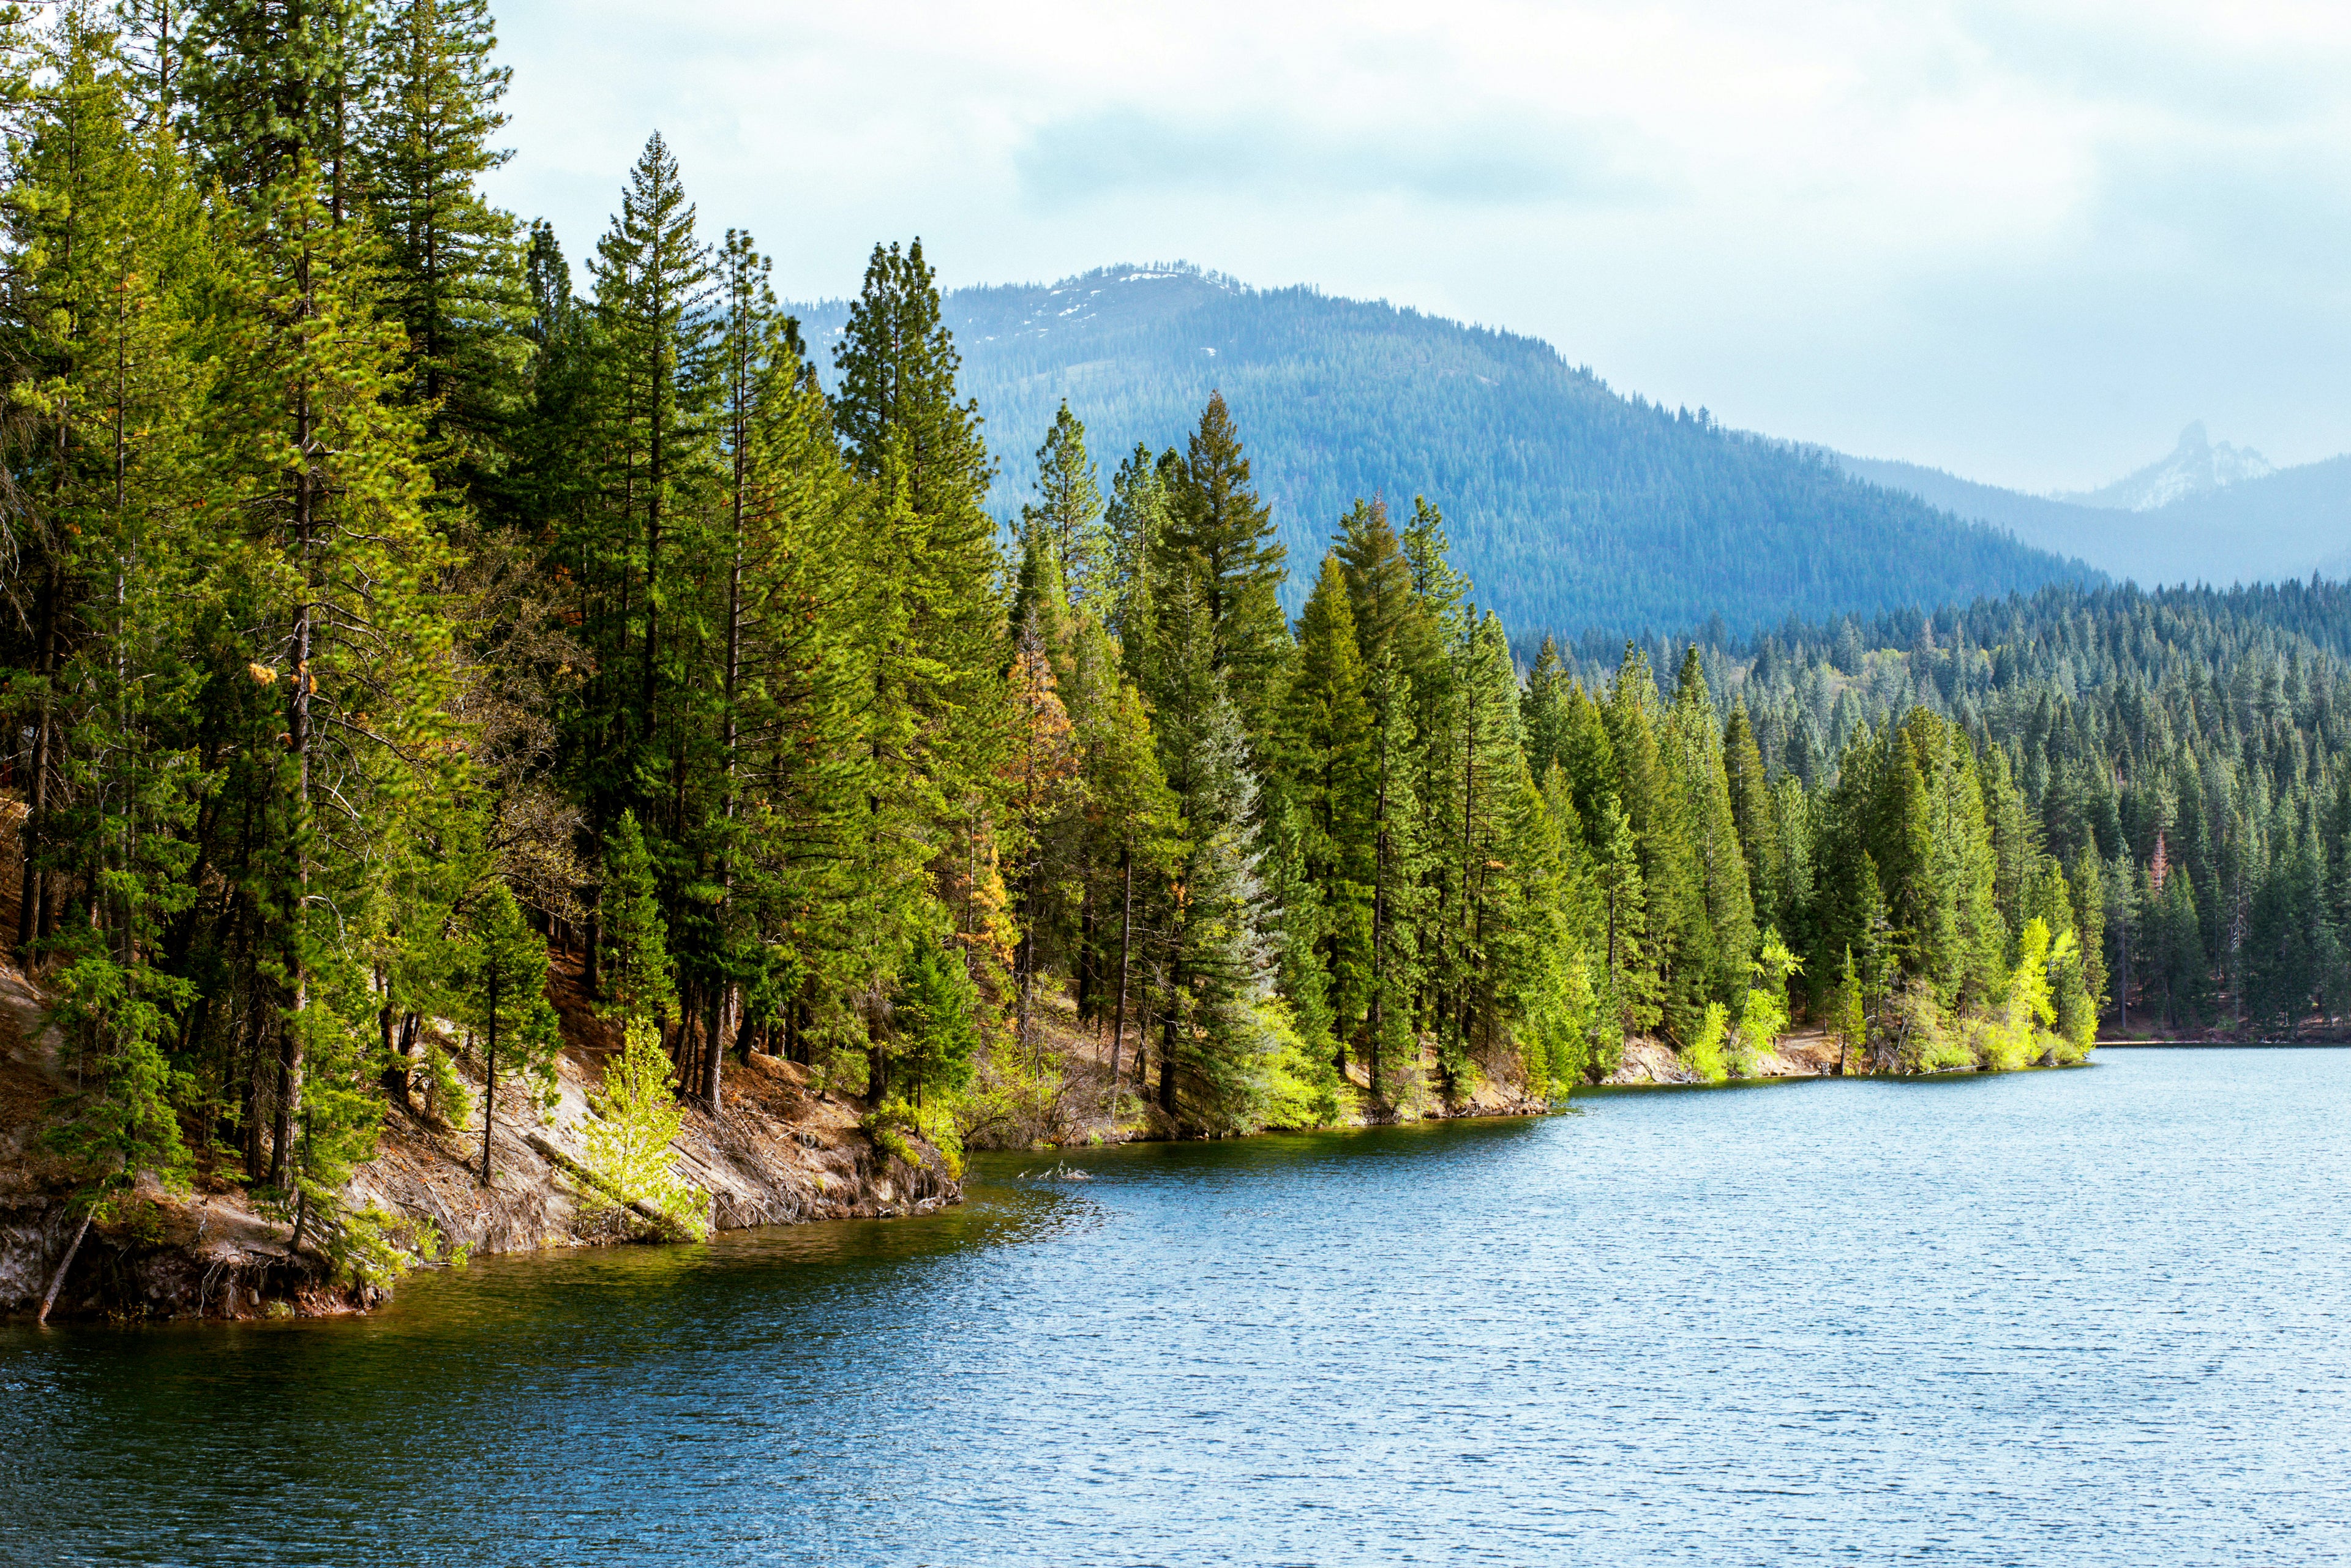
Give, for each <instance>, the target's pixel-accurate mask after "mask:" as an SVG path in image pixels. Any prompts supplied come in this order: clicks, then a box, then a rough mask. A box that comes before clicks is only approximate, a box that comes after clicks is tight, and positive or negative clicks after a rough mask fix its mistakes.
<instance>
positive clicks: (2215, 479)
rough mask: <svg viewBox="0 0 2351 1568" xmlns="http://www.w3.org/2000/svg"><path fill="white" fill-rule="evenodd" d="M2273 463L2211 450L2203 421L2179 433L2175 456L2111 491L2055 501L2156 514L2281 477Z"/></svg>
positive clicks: (2241, 451)
mask: <svg viewBox="0 0 2351 1568" xmlns="http://www.w3.org/2000/svg"><path fill="white" fill-rule="evenodd" d="M2276 472H2277V470H2276V469H2274V468H2273V467H2271V466H2270V463H2269V459H2267V458H2266V457H2263V456H2262V455H2261V454H2260V453H2258V452H2255V451H2254V450H2253V449H2252V448H2251V447H2249V446H2247V447H2238V446H2231V445H2230V444H2228V443H2227V442H2225V441H2224V442H2222V443H2220V445H2218V446H2215V445H2213V444H2212V443H2211V440H2210V437H2208V436H2207V435H2206V434H2204V422H2203V421H2202V420H2200V419H2199V420H2198V421H2196V422H2195V423H2191V424H2190V425H2189V427H2188V428H2187V429H2185V430H2183V431H2181V432H2180V433H2179V444H2178V445H2176V446H2174V447H2173V448H2172V449H2171V455H2170V456H2168V457H2165V458H2160V459H2158V460H2157V461H2156V462H2153V463H2150V464H2148V465H2147V466H2146V467H2144V468H2141V469H2139V470H2138V471H2137V473H2134V474H2127V475H2125V476H2123V477H2122V478H2119V479H2117V480H2116V481H2115V482H2114V483H2113V484H2111V485H2101V486H2098V488H2096V489H2095V490H2082V491H2077V492H2074V493H2073V494H2071V495H2066V494H2060V495H2058V496H2056V497H2053V498H2054V499H2056V500H2060V501H2070V502H2072V503H2074V505H2075V506H2080V507H2110V508H2112V509H2114V510H2116V511H2123V512H2151V511H2154V510H2155V509H2156V508H2157V507H2168V506H2169V505H2170V504H2171V503H2172V502H2174V501H2179V500H2185V499H2186V498H2187V497H2190V496H2202V495H2209V494H2210V493H2211V492H2212V491H2214V490H2220V489H2225V488H2227V487H2228V486H2231V485H2237V484H2241V483H2243V482H2244V481H2245V480H2248V479H2262V478H2266V477H2268V476H2270V475H2272V474H2274V473H2276Z"/></svg>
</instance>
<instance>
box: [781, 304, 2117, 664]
mask: <svg viewBox="0 0 2351 1568" xmlns="http://www.w3.org/2000/svg"><path fill="white" fill-rule="evenodd" d="M945 311H946V323H947V325H948V327H949V328H950V329H952V330H953V331H954V333H955V335H956V344H957V346H958V348H959V349H960V350H961V351H962V353H963V356H964V388H965V391H966V392H967V394H968V395H970V396H973V397H976V398H977V400H978V402H979V405H980V409H981V411H982V413H984V414H985V415H986V416H987V421H988V426H987V430H988V436H989V441H990V444H991V445H992V446H993V447H994V449H995V451H996V453H997V455H998V462H999V463H1000V465H1002V471H1003V472H1002V477H1001V479H1000V481H999V483H998V487H997V491H996V493H995V495H994V496H993V497H992V502H993V504H994V505H995V507H996V508H997V509H998V513H999V515H1003V516H1017V514H1018V510H1019V504H1020V501H1021V500H1022V499H1023V498H1024V497H1026V496H1027V495H1028V494H1029V486H1028V479H1029V474H1030V473H1031V471H1032V469H1033V462H1032V459H1031V454H1032V453H1033V452H1034V450H1035V448H1036V447H1037V445H1038V444H1039V443H1040V441H1041V440H1042V439H1043V436H1044V433H1045V430H1046V428H1047V426H1048V425H1049V424H1050V422H1051V420H1052V417H1053V413H1054V411H1055V409H1056V408H1057V407H1058V406H1059V404H1060V402H1061V400H1062V399H1063V398H1064V397H1066V398H1068V400H1069V402H1070V405H1071V408H1072V410H1074V411H1075V412H1076V413H1077V414H1078V415H1079V417H1080V418H1081V419H1082V420H1084V421H1085V422H1086V427H1087V436H1088V442H1089V444H1090V446H1091V448H1092V453H1093V455H1094V457H1095V460H1096V461H1097V462H1098V463H1099V464H1100V465H1101V468H1102V481H1103V484H1104V486H1105V487H1107V486H1108V483H1109V479H1110V476H1111V474H1112V473H1113V470H1114V469H1115V468H1116V466H1117V465H1118V463H1119V461H1120V460H1121V458H1122V457H1123V456H1124V455H1126V454H1127V453H1128V452H1130V451H1132V449H1133V448H1134V445H1135V444H1137V443H1138V442H1140V443H1143V444H1146V445H1148V446H1149V447H1150V448H1151V450H1152V451H1154V452H1157V451H1159V450H1161V449H1162V448H1165V447H1166V446H1169V445H1177V446H1180V445H1181V444H1182V443H1183V441H1184V438H1185V435H1186V433H1187V431H1188V430H1189V429H1190V428H1191V426H1192V425H1193V424H1194V423H1196V420H1197V418H1198V415H1199V410H1200V407H1201V405H1202V404H1203V403H1204V402H1206V401H1207V397H1208V394H1209V392H1211V391H1215V390H1221V391H1222V392H1224V394H1225V397H1226V399H1227V401H1228V402H1229V403H1230V404H1231V406H1232V410H1233V413H1234V416H1235V418H1236V419H1237V420H1238V423H1239V426H1240V430H1241V434H1242V435H1243V437H1244V439H1245V440H1246V441H1247V442H1248V444H1249V456H1250V459H1251V461H1252V464H1253V465H1254V469H1255V476H1256V480H1257V483H1258V484H1259V487H1260V489H1261V490H1262V491H1263V492H1264V494H1265V495H1266V497H1267V498H1268V499H1269V500H1270V502H1271V503H1272V505H1273V507H1274V514H1275V517H1276V519H1277V521H1278V523H1279V525H1280V528H1281V530H1282V535H1283V538H1284V542H1285V543H1286V544H1287V545H1288V547H1289V549H1290V565H1291V580H1290V595H1291V598H1292V601H1293V603H1292V608H1293V609H1294V608H1295V607H1296V606H1295V601H1296V600H1297V599H1298V598H1299V597H1301V596H1302V595H1303V592H1304V591H1305V588H1306V586H1307V585H1308V583H1309V582H1311V578H1312V576H1313V572H1314V569H1315V563H1316V562H1317V561H1318V560H1319V559H1321V556H1322V552H1323V550H1324V549H1325V548H1326V546H1327V542H1328V539H1329V536H1330V535H1331V533H1332V529H1333V528H1334V527H1335V525H1336V523H1337V521H1338V518H1339V517H1340V516H1341V514H1342V513H1343V512H1344V511H1345V510H1346V509H1347V507H1349V506H1350V505H1351V504H1352V503H1353V500H1354V498H1355V497H1358V496H1374V495H1384V496H1385V497H1386V498H1387V500H1388V503H1389V505H1390V506H1391V507H1393V508H1394V509H1395V510H1396V511H1397V512H1399V513H1400V514H1404V515H1407V516H1408V515H1409V513H1410V511H1411V508H1412V504H1413V498H1414V497H1416V496H1420V495H1425V496H1426V497H1428V498H1429V499H1430V500H1431V501H1433V502H1435V503H1436V504H1437V505H1438V506H1439V507H1442V508H1443V509H1444V512H1445V514H1446V517H1447V523H1448V526H1449V528H1450V532H1451V536H1452V539H1453V543H1454V559H1455V562H1456V564H1457V565H1458V566H1459V567H1460V568H1461V569H1462V570H1465V571H1467V572H1468V574H1469V575H1470V577H1471V579H1472V580H1473V582H1474V584H1475V586H1476V596H1477V600H1478V602H1479V604H1481V605H1486V606H1490V607H1492V608H1494V609H1496V610H1499V612H1501V613H1502V615H1503V617H1504V619H1505V621H1506V622H1508V624H1509V626H1510V630H1511V632H1512V633H1513V634H1514V636H1517V637H1520V638H1526V637H1529V636H1533V635H1538V634H1540V633H1541V632H1545V631H1555V632H1564V633H1569V634H1576V633H1581V632H1585V631H1587V630H1591V629H1595V628H1596V629H1600V630H1603V631H1606V632H1612V633H1627V632H1635V631H1639V630H1642V629H1645V628H1651V629H1655V630H1656V631H1658V632H1680V631H1684V630H1689V629H1694V628H1697V627H1699V626H1701V625H1704V624H1706V623H1708V622H1709V620H1710V619H1711V618H1713V617H1715V616H1718V615H1719V616H1720V617H1721V618H1722V622H1723V624H1724V625H1725V626H1726V627H1728V628H1729V629H1731V630H1733V631H1745V630H1749V629H1752V628H1755V627H1758V626H1761V625H1765V624H1771V623H1776V622H1780V621H1782V620H1784V619H1786V618H1787V617H1788V616H1790V615H1795V616H1799V617H1802V618H1804V619H1808V620H1809V619H1813V618H1816V617H1821V616H1829V615H1838V614H1843V613H1845V612H1860V613H1865V614H1866V613H1871V612H1877V611H1881V610H1887V609H1894V608H1898V607H1902V606H1909V605H1917V606H1926V605H1938V604H1942V603H1946V602H1949V601H1967V600H1970V599H1972V598H1974V597H1976V596H1977V595H1979V594H2001V593H2005V592H2008V591H2011V590H2030V589H2032V588H2036V587H2039V586H2041V585H2042V584H2043V583H2046V582H2050V581H2053V580H2069V579H2070V580H2093V579H2095V577H2096V576H2097V574H2096V573H2095V572H2094V571H2092V570H2089V569H2088V568H2086V567H2084V566H2083V565H2082V564H2081V563H2079V562H2076V561H2068V560H2065V559H2061V558H2060V557H2059V556H2057V555H2055V554H2052V553H2050V552H2048V551H2046V550H2043V549H2034V548H2032V547H2030V546H2027V545H2024V544H2021V543H2019V542H2018V541H2017V540H2016V539H2015V538H2011V537H2010V536H2009V535H2008V534H2007V533H2006V532H2005V531H2003V530H2002V529H2001V528H1995V527H1988V526H1986V525H1984V524H1982V523H1978V522H1970V521H1965V520H1962V519H1960V518H1959V517H1954V516H1952V515H1951V514H1949V512H1946V511H1943V510H1939V509H1938V507H1936V506H1934V505H1931V504H1929V503H1928V502H1925V501H1922V500H1920V499H1919V498H1917V497H1915V496H1913V495H1910V494H1908V493H1907V492H1904V491H1901V490H1899V489H1894V488H1886V487H1881V486H1876V485H1871V484H1865V483H1860V482H1857V481H1856V480H1855V479H1854V478H1852V477H1850V476H1847V475H1846V474H1845V473H1844V472H1843V471H1842V470H1841V469H1840V468H1839V467H1838V465H1837V463H1836V461H1835V460H1834V457H1833V456H1832V455H1827V454H1824V453H1821V452H1818V451H1812V450H1806V449H1803V448H1801V447H1798V446H1796V445H1793V444H1790V443H1786V442H1782V441H1775V440H1770V439H1766V438H1763V437H1760V436H1755V435H1750V434H1742V433H1739V432H1735V431H1729V430H1725V429H1723V428H1722V427H1721V426H1720V425H1719V424H1718V423H1715V422H1714V421H1713V420H1712V419H1711V418H1709V417H1708V416H1707V414H1706V413H1705V412H1704V411H1702V410H1701V411H1698V412H1697V413H1690V412H1687V411H1682V410H1672V409H1666V408H1662V407H1658V406H1656V405H1654V404H1650V403H1647V402H1642V401H1640V400H1638V399H1636V398H1627V397H1625V396H1621V395H1619V394H1618V393H1616V392H1614V391H1612V390H1611V389H1610V388H1609V387H1608V386H1607V384H1606V383H1605V382H1602V381H1601V380H1599V379H1598V378H1597V377H1596V376H1594V375H1593V373H1592V372H1591V371H1588V370H1584V369H1580V368H1577V367H1575V366H1573V365H1571V364H1569V363H1568V362H1567V361H1566V360H1565V359H1564V358H1563V357H1562V355H1561V354H1560V353H1559V351H1558V350H1555V349H1553V348H1552V346H1551V345H1549V344H1547V343H1544V342H1541V341H1539V340H1535V339H1532V338H1526V337H1520V336H1518V335H1516V334H1512V333H1509V332H1500V331H1494V330H1490V329H1484V328H1476V327H1468V326H1464V325H1462V324H1460V323H1458V322H1454V321H1448V320H1444V319H1437V318H1434V317H1429V316H1425V315H1422V314H1420V313H1418V312H1416V311H1413V310H1407V309H1398V308H1395V307H1392V306H1389V305H1386V304H1384V303H1366V302H1364V301H1358V300H1350V299H1339V298H1332V297H1330V296H1327V295H1324V294H1321V293H1319V292H1317V291H1315V290H1312V289H1310V288H1303V287H1293V288H1281V289H1262V290H1261V289H1254V288H1250V287H1245V286H1243V285H1241V284H1239V283H1237V282H1235V281H1234V280H1232V279H1230V278H1227V277H1220V276H1218V275H1216V274H1213V273H1207V272H1203V271H1201V270H1199V269H1196V268H1194V267H1183V266H1175V267H1168V266H1155V267H1110V268H1104V269H1102V270H1100V271H1097V272H1093V273H1089V274H1087V275H1085V276H1083V277H1076V278H1071V279H1067V280H1065V281H1063V282H1061V283H1058V284H1052V285H1042V286H1002V287H978V288H967V289H961V290H957V291H956V292H955V293H953V294H951V295H949V296H948V297H947V298H946V307H945ZM799 313H800V316H801V319H802V320H803V322H804V324H805V326H806V328H807V329H808V331H809V335H810V340H811V342H812V343H815V344H817V345H818V350H819V351H818V358H819V359H820V361H821V362H822V363H823V364H825V365H826V366H827V367H828V368H829V367H830V361H831V352H830V346H829V344H830V340H831V336H832V335H833V334H836V333H837V332H838V331H839V330H840V329H841V325H842V323H843V322H844V320H845V319H846V316H847V307H846V304H845V303H844V302H838V301H835V302H828V303H825V304H820V305H815V306H803V307H799Z"/></svg>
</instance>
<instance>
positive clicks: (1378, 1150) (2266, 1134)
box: [0, 1050, 2351, 1568]
mask: <svg viewBox="0 0 2351 1568" xmlns="http://www.w3.org/2000/svg"><path fill="white" fill-rule="evenodd" d="M1580 1104H1581V1105H1582V1110H1581V1111H1580V1113H1576V1114H1572V1115H1563V1116H1557V1117H1552V1118H1548V1119H1545V1120H1541V1121H1528V1122H1513V1123H1499V1122H1498V1123H1479V1124H1451V1125H1437V1126H1429V1127H1415V1128H1399V1129H1392V1130H1380V1131H1373V1132H1359V1133H1348V1134H1319V1135H1314V1136H1307V1137H1279V1138H1264V1139H1258V1140H1253V1141H1249V1142H1241V1143H1228V1144H1188V1145H1144V1146H1137V1147H1129V1148H1120V1149H1104V1150H1097V1151H1087V1152H1083V1153H1080V1152H1070V1153H1066V1154H1063V1155H1009V1156H1006V1155H989V1156H984V1157H981V1158H978V1159H976V1160H975V1161H974V1168H973V1173H972V1174H973V1181H972V1186H971V1201H970V1203H969V1204H967V1206H966V1207H963V1208H961V1209H959V1210H956V1211H953V1212H950V1213H947V1214H945V1215H940V1216H935V1217H930V1218H920V1219H909V1220H897V1221H882V1222H874V1223H856V1224H839V1225H830V1226H810V1227H803V1228H792V1229H779V1230H769V1231H760V1232H753V1233H744V1234H737V1235H733V1236H727V1237H723V1238H721V1239H719V1240H717V1241H716V1242H715V1243H713V1244H712V1245H710V1246H709V1247H706V1248H671V1249H651V1248H647V1249H608V1250H600V1251H590V1252H572V1253H563V1254H550V1255H542V1256H532V1257H521V1258H510V1259H490V1260H483V1261H479V1262H476V1263H475V1265H474V1266H473V1267H472V1268H471V1269H469V1270H465V1271H463V1272H450V1273H435V1274H430V1275H423V1276H412V1278H411V1279H410V1280H409V1281H405V1282H403V1284H402V1287H401V1292H400V1297H399V1300H398V1301H397V1302H396V1303H395V1304H394V1305H393V1306H392V1308H390V1309H389V1310H387V1311H385V1312H381V1313H380V1314H378V1315H376V1316H374V1317H371V1318H365V1319H355V1320H350V1321H343V1322H288V1323H271V1324H252V1325H219V1324H188V1325H163V1326H160V1327H153V1328H146V1329H129V1330H123V1329H110V1328H103V1327H93V1326H84V1325H69V1326H67V1327H64V1328H61V1329H56V1330H52V1331H50V1332H48V1333H46V1334H43V1333H37V1332H35V1331H33V1330H32V1329H30V1328H29V1327H15V1326H12V1327H9V1328H6V1329H0V1416H5V1421H4V1422H0V1434H5V1436H0V1442H5V1448H6V1454H5V1461H6V1462H5V1465H0V1559H5V1561H8V1562H11V1563H275V1564H306V1563H336V1564H344V1563H435V1564H461V1563H498V1564H507V1563H549V1564H557V1563H563V1564H573V1563H598V1564H601V1563H695V1564H717V1563H786V1562H789V1563H800V1562H819V1563H1071V1564H1112V1563H1334V1564H1336V1563H1437V1562H1442V1563H1513V1564H1516V1563H1607V1564H1624V1563H1708V1564H1729V1563H1792V1562H1813V1561H1834V1562H1854V1563H1886V1562H1889V1561H1893V1560H1896V1559H1900V1560H1923V1561H1931V1562H1937V1563H2053V1564H2067V1565H2078V1564H2094V1563H2116V1564H2131V1565H2133V1568H2145V1565H2147V1564H2168V1563H2254V1562H2259V1563H2319V1562H2329V1561H2337V1560H2343V1559H2345V1558H2346V1557H2351V1522H2346V1521H2351V1347H2346V1328H2351V1245H2346V1205H2351V1181H2346V1177H2351V1154H2347V1153H2346V1151H2351V1052H2345V1051H2129V1050H2124V1051H2112V1050H2110V1051H2105V1052H2103V1053H2101V1060H2100V1061H2099V1063H2098V1064H2097V1065H2095V1066H2094V1067H2090V1068H2085V1069H2080V1070H2074V1071H2051V1072H2027V1073H2020V1074H2015V1075H2011V1076H2006V1077H1987V1078H1966V1079H1952V1080H1942V1081H1933V1082H1872V1081H1860V1082H1839V1081H1820V1082H1796V1083H1785V1084H1773V1085H1768V1086H1758V1087H1740V1088H1726V1089H1719V1090H1710V1091H1694V1092H1693V1091H1679V1092H1666V1091H1655V1092H1621V1093H1609V1094H1601V1095H1595V1096H1593V1097H1592V1098H1591V1099H1589V1100H1586V1101H1582V1102H1580ZM1056 1159H1060V1160H1062V1161H1065V1162H1066V1163H1067V1165H1068V1166H1070V1167H1071V1168H1075V1169H1082V1170H1084V1171H1085V1172H1087V1173H1088V1174H1089V1175H1090V1176H1091V1177H1092V1179H1091V1180H1089V1181H1083V1182H1064V1181H1053V1180H1040V1179H1038V1177H1037V1176H1036V1175H1035V1174H1034V1173H1036V1172H1037V1171H1039V1170H1040V1169H1041V1168H1044V1167H1047V1166H1050V1165H1052V1164H1053V1162H1054V1161H1055V1160H1056ZM1024 1172H1027V1173H1030V1174H1029V1175H1027V1176H1024V1175H1023V1173H1024Z"/></svg>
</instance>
